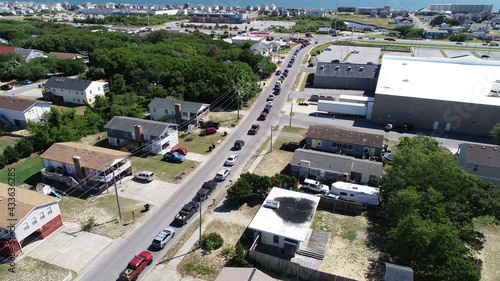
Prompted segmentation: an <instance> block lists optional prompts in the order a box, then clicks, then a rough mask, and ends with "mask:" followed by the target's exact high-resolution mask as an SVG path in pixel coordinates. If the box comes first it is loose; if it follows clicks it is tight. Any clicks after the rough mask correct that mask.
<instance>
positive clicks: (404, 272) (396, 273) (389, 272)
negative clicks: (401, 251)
mask: <svg viewBox="0 0 500 281" xmlns="http://www.w3.org/2000/svg"><path fill="white" fill-rule="evenodd" d="M384 280H385V281H413V269H411V267H407V266H401V265H397V264H392V263H388V262H386V263H385V276H384Z"/></svg>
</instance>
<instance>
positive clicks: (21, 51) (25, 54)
mask: <svg viewBox="0 0 500 281" xmlns="http://www.w3.org/2000/svg"><path fill="white" fill-rule="evenodd" d="M32 52H33V50H32V49H23V48H17V49H15V50H14V53H16V54H20V55H21V56H22V57H23V60H27V59H28V58H29V56H30V54H31V53H32Z"/></svg>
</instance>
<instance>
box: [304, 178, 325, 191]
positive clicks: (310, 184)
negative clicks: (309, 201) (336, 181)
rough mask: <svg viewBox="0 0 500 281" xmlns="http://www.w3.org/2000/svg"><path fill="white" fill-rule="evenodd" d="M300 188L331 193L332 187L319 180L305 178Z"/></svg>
mask: <svg viewBox="0 0 500 281" xmlns="http://www.w3.org/2000/svg"><path fill="white" fill-rule="evenodd" d="M300 188H301V189H302V190H304V191H306V192H314V193H321V194H327V193H330V188H329V187H328V185H326V184H322V183H320V182H319V181H315V180H312V179H305V180H304V182H303V183H302V185H301V186H300Z"/></svg>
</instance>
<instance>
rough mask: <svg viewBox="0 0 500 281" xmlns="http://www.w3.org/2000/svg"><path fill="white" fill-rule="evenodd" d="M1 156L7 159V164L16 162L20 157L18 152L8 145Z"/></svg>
mask: <svg viewBox="0 0 500 281" xmlns="http://www.w3.org/2000/svg"><path fill="white" fill-rule="evenodd" d="M3 156H5V158H6V159H7V164H12V163H16V162H17V161H19V159H21V157H20V155H19V152H18V151H17V150H16V149H15V148H13V147H12V146H10V145H9V146H7V147H6V148H5V150H4V151H3Z"/></svg>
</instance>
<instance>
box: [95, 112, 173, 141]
mask: <svg viewBox="0 0 500 281" xmlns="http://www.w3.org/2000/svg"><path fill="white" fill-rule="evenodd" d="M135 125H140V126H141V127H142V133H143V134H145V135H150V136H156V137H158V136H161V135H163V134H164V133H165V131H166V130H167V129H168V128H169V127H172V128H177V125H176V124H169V123H165V122H159V121H153V120H146V119H138V118H132V117H125V116H115V117H113V119H111V120H110V121H109V122H108V123H107V124H106V125H105V126H104V129H111V130H119V131H124V132H131V133H133V132H135V131H134V130H135V129H134V126H135Z"/></svg>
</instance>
